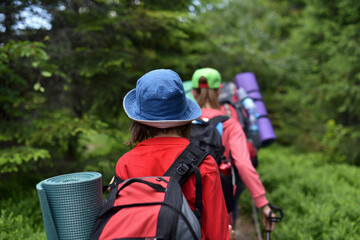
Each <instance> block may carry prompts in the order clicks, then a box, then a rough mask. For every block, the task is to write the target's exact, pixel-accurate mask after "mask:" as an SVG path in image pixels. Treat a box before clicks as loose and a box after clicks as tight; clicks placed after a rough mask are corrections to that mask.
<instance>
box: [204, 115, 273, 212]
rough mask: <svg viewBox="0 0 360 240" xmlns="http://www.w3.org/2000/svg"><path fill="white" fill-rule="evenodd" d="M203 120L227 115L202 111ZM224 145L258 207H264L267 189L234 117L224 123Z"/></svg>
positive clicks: (227, 155) (226, 152)
mask: <svg viewBox="0 0 360 240" xmlns="http://www.w3.org/2000/svg"><path fill="white" fill-rule="evenodd" d="M201 112H202V115H201V118H213V117H215V116H218V115H226V114H224V113H222V112H221V111H219V110H216V109H204V108H202V109H201ZM222 143H223V145H224V147H225V155H226V157H227V158H229V153H231V156H232V159H233V163H234V164H235V166H236V168H237V170H238V172H239V175H240V177H241V179H242V181H243V182H244V184H245V186H246V187H247V189H248V190H249V191H250V194H251V196H252V198H253V199H254V201H255V205H256V206H257V207H263V206H265V205H266V204H267V203H268V200H267V199H266V196H265V188H264V186H263V184H262V183H261V181H260V178H259V175H258V173H257V172H256V170H255V168H254V167H253V165H252V163H251V160H250V155H249V150H248V147H247V143H246V136H245V133H244V131H243V129H242V127H241V125H240V123H239V122H238V121H237V120H236V119H235V118H233V117H231V118H230V119H229V120H227V121H225V122H224V123H223V135H222Z"/></svg>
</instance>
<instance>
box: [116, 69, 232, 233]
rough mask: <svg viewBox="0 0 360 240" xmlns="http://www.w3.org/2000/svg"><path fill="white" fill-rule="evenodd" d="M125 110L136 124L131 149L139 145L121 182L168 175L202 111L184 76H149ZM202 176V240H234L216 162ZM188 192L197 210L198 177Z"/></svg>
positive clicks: (122, 168) (208, 162)
mask: <svg viewBox="0 0 360 240" xmlns="http://www.w3.org/2000/svg"><path fill="white" fill-rule="evenodd" d="M123 107H124V109H125V112H126V114H127V115H128V116H129V118H131V119H132V120H133V123H132V125H131V138H130V140H129V144H130V145H135V144H136V145H135V147H134V148H133V149H132V150H130V151H129V152H127V153H125V154H124V155H123V156H122V157H121V158H120V159H119V160H118V162H117V165H116V174H117V176H119V177H120V178H121V179H123V180H126V179H128V178H135V177H145V176H162V175H163V174H164V173H165V172H166V170H167V169H168V168H169V167H170V165H171V164H172V163H173V162H174V160H175V159H176V158H177V157H178V156H179V155H180V153H181V152H182V151H183V150H184V149H185V147H186V146H187V145H188V144H189V140H188V138H189V136H190V129H191V121H192V120H194V119H196V118H198V117H200V115H201V109H200V107H199V106H198V105H197V104H196V103H195V102H194V101H192V100H190V99H189V98H187V97H186V96H185V91H184V88H183V85H182V81H181V78H180V77H179V75H178V74H177V73H175V72H174V71H172V70H167V69H159V70H154V71H151V72H148V73H147V74H145V75H144V76H142V77H141V78H140V79H139V80H138V81H137V84H136V89H133V90H132V91H130V92H129V93H128V94H127V95H126V96H125V98H124V102H123ZM199 170H200V173H201V178H202V199H203V202H202V203H203V212H202V222H201V224H202V229H201V230H202V239H214V240H220V239H221V240H223V239H229V223H228V214H227V210H226V206H225V201H224V197H223V195H222V194H218V192H220V191H222V190H221V183H220V176H219V171H218V167H217V165H216V162H215V161H214V159H213V158H212V157H211V156H207V157H206V158H205V160H204V161H203V162H202V163H201V164H200V166H199ZM182 190H183V193H184V195H185V197H186V199H187V201H188V203H189V205H190V207H191V208H192V209H193V210H194V208H195V178H194V176H191V177H190V178H189V179H188V180H187V181H186V182H185V183H184V184H183V185H182Z"/></svg>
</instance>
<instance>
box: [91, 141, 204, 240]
mask: <svg viewBox="0 0 360 240" xmlns="http://www.w3.org/2000/svg"><path fill="white" fill-rule="evenodd" d="M207 155H208V153H206V152H205V151H203V150H202V149H200V148H199V147H197V146H196V145H194V144H191V143H190V144H189V145H188V146H187V147H186V148H185V150H184V151H183V152H182V153H181V154H180V155H179V156H178V158H177V159H176V160H175V161H174V163H173V164H172V165H171V166H170V168H169V169H168V170H167V171H166V172H165V174H164V175H163V176H151V177H142V178H130V179H127V180H125V181H123V180H121V179H120V178H119V177H116V178H115V181H114V182H113V184H112V186H111V187H112V189H113V190H112V191H111V192H110V193H109V194H108V196H107V197H106V199H105V200H104V204H103V208H102V210H101V212H100V215H99V217H98V220H97V223H96V226H95V228H94V230H93V234H92V237H91V239H198V240H200V239H201V215H202V182H201V174H200V171H199V169H198V166H199V165H200V164H201V162H202V161H203V160H204V159H205V158H206V156H207ZM193 173H194V174H195V180H196V181H195V182H196V193H195V194H196V200H195V210H194V211H191V209H190V207H189V205H188V203H187V201H186V199H185V196H184V195H183V193H182V191H181V186H180V185H181V184H182V183H184V182H185V181H186V180H187V179H188V177H190V176H191V174H193Z"/></svg>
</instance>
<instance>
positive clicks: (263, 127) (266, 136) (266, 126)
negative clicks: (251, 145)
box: [235, 72, 276, 147]
mask: <svg viewBox="0 0 360 240" xmlns="http://www.w3.org/2000/svg"><path fill="white" fill-rule="evenodd" d="M235 85H236V87H237V88H240V87H242V88H243V89H244V90H245V91H246V93H247V94H248V96H249V97H251V98H252V99H253V100H254V102H255V106H256V111H257V112H258V114H259V115H260V116H259V118H258V119H257V124H258V127H259V135H260V140H261V142H262V145H263V146H264V147H265V146H267V145H269V144H271V143H273V142H274V141H275V140H276V135H275V132H274V129H273V126H272V124H271V121H270V119H269V117H268V112H267V110H266V107H265V103H264V101H263V98H262V95H261V93H260V90H259V85H258V83H257V81H256V78H255V75H254V74H253V73H252V72H244V73H240V74H237V75H236V76H235Z"/></svg>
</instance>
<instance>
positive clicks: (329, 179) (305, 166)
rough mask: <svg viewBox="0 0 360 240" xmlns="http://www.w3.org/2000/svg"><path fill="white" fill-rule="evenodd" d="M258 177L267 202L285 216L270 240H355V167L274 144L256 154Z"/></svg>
mask: <svg viewBox="0 0 360 240" xmlns="http://www.w3.org/2000/svg"><path fill="white" fill-rule="evenodd" d="M258 172H259V175H260V178H261V180H262V182H263V184H264V186H265V188H266V190H267V197H268V199H269V201H270V202H271V203H273V204H275V205H278V206H279V207H281V208H282V209H283V211H284V214H285V217H284V219H283V221H282V222H280V223H279V224H277V226H276V230H275V231H274V232H273V233H272V236H273V237H274V239H298V240H301V239H304V240H309V239H316V240H321V239H358V236H359V234H360V226H359V224H358V223H359V222H360V209H359V208H358V206H357V203H359V202H360V194H359V189H360V182H359V181H358V176H360V169H359V168H357V167H354V166H349V165H345V164H329V163H327V156H325V155H324V154H323V153H300V152H296V151H295V150H294V149H292V148H282V147H280V146H278V145H273V146H271V147H268V148H266V149H261V150H260V151H259V167H258ZM243 197H246V194H245V195H244V196H243ZM243 197H242V198H241V201H243ZM246 201H248V200H247V199H245V204H246V205H249V204H248V203H247V202H246ZM242 204H244V203H242ZM247 208H248V207H247ZM259 217H260V216H259Z"/></svg>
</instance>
